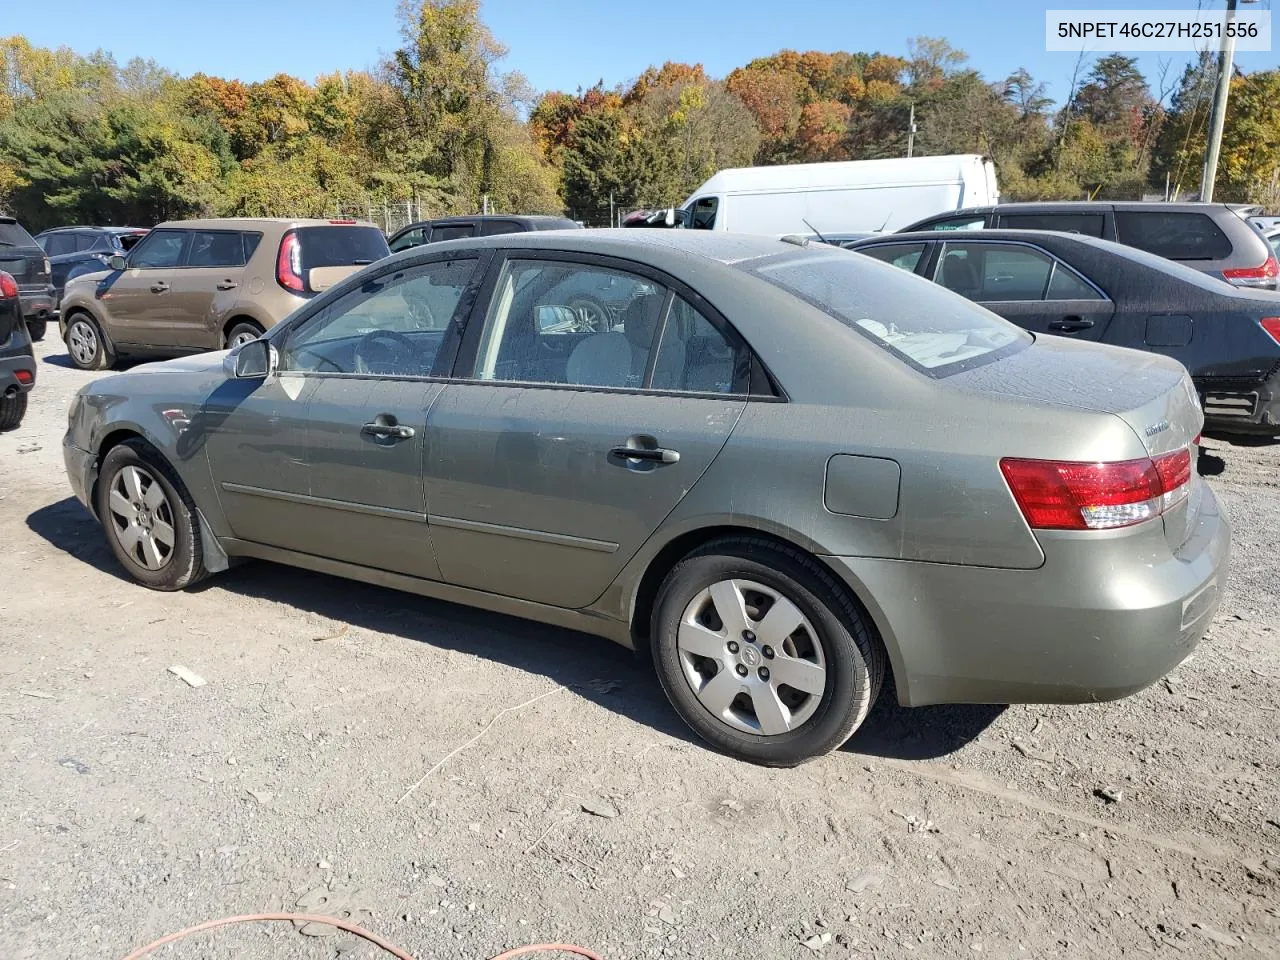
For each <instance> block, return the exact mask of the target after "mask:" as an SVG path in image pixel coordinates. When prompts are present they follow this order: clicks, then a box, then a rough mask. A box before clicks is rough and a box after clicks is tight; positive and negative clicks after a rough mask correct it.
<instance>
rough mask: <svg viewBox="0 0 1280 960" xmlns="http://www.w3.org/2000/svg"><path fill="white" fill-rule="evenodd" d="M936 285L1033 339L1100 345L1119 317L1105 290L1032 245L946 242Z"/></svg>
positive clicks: (935, 274)
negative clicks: (1048, 335)
mask: <svg viewBox="0 0 1280 960" xmlns="http://www.w3.org/2000/svg"><path fill="white" fill-rule="evenodd" d="M933 280H934V281H935V282H936V283H940V284H942V285H943V286H944V287H947V288H948V289H950V290H954V291H955V292H956V293H959V294H961V295H962V296H965V297H967V298H968V299H970V300H973V301H975V302H976V303H980V304H981V305H982V306H984V307H986V308H987V309H988V310H991V311H992V312H993V313H998V314H999V315H1000V316H1002V317H1004V318H1005V319H1006V320H1008V321H1010V322H1011V323H1016V324H1017V325H1018V326H1020V327H1022V328H1023V329H1026V330H1030V331H1031V332H1033V333H1052V334H1055V335H1058V336H1070V337H1075V338H1077V339H1080V340H1101V339H1103V337H1104V336H1105V335H1106V331H1107V327H1108V325H1109V324H1110V323H1111V318H1112V317H1113V316H1114V315H1115V304H1114V303H1113V302H1112V301H1111V300H1110V299H1109V298H1108V297H1107V296H1106V295H1105V294H1104V293H1103V292H1102V291H1101V290H1099V289H1098V288H1097V287H1096V286H1094V285H1093V284H1092V283H1090V282H1089V281H1088V280H1086V279H1085V278H1084V277H1083V276H1081V275H1080V274H1079V273H1077V272H1076V271H1075V270H1073V269H1072V268H1071V267H1070V266H1068V265H1067V264H1066V263H1064V262H1063V261H1062V260H1060V259H1058V258H1057V257H1054V256H1052V255H1051V254H1049V253H1048V252H1047V251H1045V250H1043V249H1041V248H1039V247H1036V246H1033V245H1032V244H1030V243H1018V242H1012V241H989V240H954V241H953V240H948V241H946V242H945V243H943V244H942V245H941V249H940V250H939V251H938V257H937V263H936V264H935V265H934V267H933Z"/></svg>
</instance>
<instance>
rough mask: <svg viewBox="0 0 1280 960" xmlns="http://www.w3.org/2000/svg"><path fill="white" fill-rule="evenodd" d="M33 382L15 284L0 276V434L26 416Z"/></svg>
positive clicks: (28, 343) (33, 364) (32, 357)
mask: <svg viewBox="0 0 1280 960" xmlns="http://www.w3.org/2000/svg"><path fill="white" fill-rule="evenodd" d="M35 382H36V358H35V355H34V353H33V352H32V350H31V335H30V334H29V333H27V325H26V324H25V323H23V322H22V299H21V298H20V297H19V296H18V282H17V281H16V280H14V279H13V277H12V276H11V275H10V274H8V273H3V272H0V430H12V429H13V428H14V427H16V426H17V425H18V424H20V423H21V422H22V417H23V414H25V413H26V412H27V393H28V392H29V391H30V390H31V388H32V386H34V385H35Z"/></svg>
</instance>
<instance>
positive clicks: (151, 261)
mask: <svg viewBox="0 0 1280 960" xmlns="http://www.w3.org/2000/svg"><path fill="white" fill-rule="evenodd" d="M187 236H188V235H187V233H186V232H185V231H182V230H153V231H151V233H149V234H147V236H146V237H145V238H144V239H143V240H142V241H141V242H140V243H139V244H138V245H137V246H136V247H134V248H133V250H132V251H131V252H130V254H129V266H130V267H143V268H149V269H156V268H164V267H176V266H178V265H179V264H180V263H182V251H183V248H184V247H185V246H186V243H187Z"/></svg>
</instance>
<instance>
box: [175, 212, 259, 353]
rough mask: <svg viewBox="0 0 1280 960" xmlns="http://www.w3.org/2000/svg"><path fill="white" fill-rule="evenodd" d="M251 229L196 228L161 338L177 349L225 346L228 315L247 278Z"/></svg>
mask: <svg viewBox="0 0 1280 960" xmlns="http://www.w3.org/2000/svg"><path fill="white" fill-rule="evenodd" d="M244 240H245V235H244V234H243V233H242V232H240V231H238V230H193V231H192V232H191V242H190V244H189V245H188V249H187V256H186V261H185V263H184V264H183V266H182V267H180V268H179V269H177V270H174V271H172V275H171V277H170V279H169V284H170V290H169V302H170V307H169V310H168V312H167V313H166V314H165V316H164V318H163V321H164V322H162V323H158V324H157V326H156V329H155V333H154V336H155V338H156V339H155V341H154V342H155V343H156V344H157V345H159V346H163V347H172V348H174V349H198V350H220V349H222V347H223V346H224V344H223V335H222V321H223V318H224V316H225V315H226V312H227V310H228V309H230V307H231V306H232V305H233V304H234V303H235V302H236V300H237V298H238V297H239V289H240V284H241V282H242V281H243V279H244V265H245V263H246V262H247V259H248V258H247V257H246V255H245V253H246V251H245V243H244Z"/></svg>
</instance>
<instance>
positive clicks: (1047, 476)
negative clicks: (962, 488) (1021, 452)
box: [1000, 447, 1191, 530]
mask: <svg viewBox="0 0 1280 960" xmlns="http://www.w3.org/2000/svg"><path fill="white" fill-rule="evenodd" d="M1000 472H1001V473H1003V474H1004V478H1005V482H1007V483H1008V484H1009V490H1010V491H1011V492H1012V493H1013V498H1014V500H1016V501H1017V503H1018V508H1019V509H1020V510H1021V511H1022V515H1023V516H1024V517H1026V519H1027V524H1028V525H1029V526H1031V527H1033V528H1034V529H1037V530H1110V529H1114V528H1116V527H1127V526H1131V525H1132V524H1135V523H1141V522H1142V521H1144V520H1150V519H1152V518H1154V517H1158V516H1160V515H1161V514H1162V513H1164V512H1165V511H1166V510H1168V509H1169V508H1170V507H1172V506H1174V505H1175V504H1177V503H1179V502H1180V501H1181V500H1182V499H1183V498H1185V497H1186V496H1187V494H1188V492H1189V490H1190V482H1191V451H1190V449H1189V448H1186V447H1184V448H1182V449H1181V450H1174V451H1173V452H1172V453H1166V454H1162V455H1160V456H1158V457H1155V458H1149V457H1148V458H1143V459H1141V460H1123V461H1120V462H1118V463H1073V462H1067V461H1061V460H1016V459H1012V458H1006V459H1004V460H1001V461H1000Z"/></svg>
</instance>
